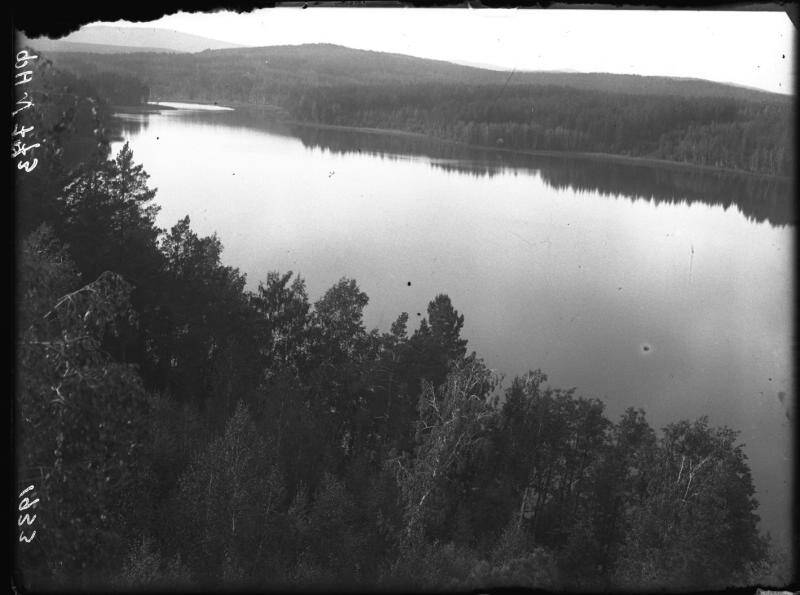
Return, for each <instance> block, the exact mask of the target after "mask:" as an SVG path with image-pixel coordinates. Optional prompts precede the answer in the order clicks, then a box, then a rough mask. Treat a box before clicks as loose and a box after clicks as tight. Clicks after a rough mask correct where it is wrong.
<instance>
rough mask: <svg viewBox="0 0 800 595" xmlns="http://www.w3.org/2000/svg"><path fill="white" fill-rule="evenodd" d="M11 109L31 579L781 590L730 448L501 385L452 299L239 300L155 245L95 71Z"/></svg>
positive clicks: (209, 270)
mask: <svg viewBox="0 0 800 595" xmlns="http://www.w3.org/2000/svg"><path fill="white" fill-rule="evenodd" d="M108 80H112V82H113V79H108ZM114 84H116V83H114ZM99 87H100V88H102V83H101V84H100V86H99ZM131 88H136V86H135V85H133V86H132V87H131ZM28 92H29V93H30V94H31V97H32V98H33V99H34V100H35V101H34V104H35V105H34V106H33V107H32V108H31V110H32V111H31V112H30V113H29V114H27V116H28V117H29V118H31V121H35V122H36V123H37V134H38V135H39V136H38V137H37V140H38V141H45V142H42V146H41V147H40V149H41V150H40V152H39V153H38V159H39V166H38V167H37V168H36V169H34V170H33V171H31V172H29V173H25V172H19V173H18V174H17V179H16V201H17V202H16V207H17V234H18V235H17V245H16V251H17V263H18V267H17V300H16V303H17V308H18V312H17V320H16V323H17V343H16V348H17V354H16V355H17V360H16V364H17V367H16V370H17V373H16V377H15V378H16V384H17V391H16V410H15V420H16V432H17V434H16V439H17V478H16V479H17V488H18V489H17V491H18V492H21V491H22V490H23V489H24V488H26V487H27V486H29V485H32V486H34V487H35V494H36V498H37V499H38V508H37V510H36V512H37V514H38V519H37V528H38V531H37V536H36V539H35V540H33V541H32V542H31V543H27V544H26V543H21V544H18V545H19V547H18V549H17V559H16V562H17V565H18V566H17V568H18V571H19V575H20V576H21V577H22V584H23V585H26V586H28V587H31V588H34V589H36V588H47V587H50V588H53V587H55V588H65V587H66V588H77V589H80V588H91V587H94V588H98V589H104V590H107V589H109V588H119V589H130V590H135V589H141V588H146V587H150V588H153V587H155V588H159V587H161V588H172V589H175V588H177V589H181V588H184V589H192V588H194V589H205V588H237V587H239V588H242V587H260V588H292V587H294V588H312V587H318V588H337V589H375V588H392V587H401V588H407V589H408V588H410V589H415V590H423V589H449V590H457V589H460V590H466V589H474V588H489V587H501V586H518V587H519V586H523V587H532V586H533V587H539V588H544V589H550V590H559V589H564V588H567V589H592V590H600V589H609V588H614V589H647V590H653V589H656V588H664V587H668V588H670V589H699V588H722V587H726V586H730V585H746V584H754V583H761V584H776V583H780V582H782V581H784V580H786V571H787V564H788V562H787V561H786V560H785V559H783V558H781V554H780V553H778V552H777V551H775V550H773V549H771V548H770V543H769V540H768V538H767V537H765V536H763V535H760V534H759V531H758V525H757V523H758V516H757V507H758V503H757V500H756V498H755V490H754V486H753V481H752V477H751V474H750V469H749V464H748V461H747V457H746V455H745V453H744V451H743V447H742V445H741V444H740V443H739V441H738V437H737V432H736V431H735V430H733V429H730V428H725V427H715V426H713V425H711V424H710V423H709V421H708V419H706V418H700V419H697V420H682V421H676V422H674V423H671V424H669V425H667V426H666V427H665V428H662V429H660V430H656V429H654V428H652V427H651V426H650V424H649V423H648V421H647V419H646V416H645V412H644V411H642V410H636V409H629V410H627V411H626V412H625V413H624V414H623V415H622V416H621V417H620V418H619V419H617V420H612V419H609V418H608V417H607V416H606V414H605V411H604V404H603V402H602V401H600V400H598V399H595V398H590V397H586V396H581V395H578V394H576V392H575V391H574V390H564V389H560V388H556V387H552V386H550V385H548V383H547V376H546V374H544V373H543V372H542V371H540V370H535V369H534V370H533V371H531V372H529V373H527V374H525V375H523V376H520V377H517V378H514V379H513V380H511V381H510V382H506V383H503V382H501V380H500V379H499V378H498V377H497V376H496V374H495V373H494V372H493V371H492V370H490V369H489V368H488V367H487V366H486V364H485V363H484V362H483V360H482V359H481V358H480V357H479V356H478V355H477V354H475V353H474V352H470V351H469V350H468V346H467V342H466V340H465V339H463V338H462V336H461V330H462V328H463V325H464V316H463V315H462V314H460V313H459V312H458V310H457V309H456V308H455V306H454V305H453V304H452V303H451V300H450V298H449V297H448V296H447V295H446V294H444V293H442V294H439V295H436V296H431V297H432V299H431V301H430V303H429V305H428V309H427V312H426V314H427V315H426V316H425V317H424V318H423V319H422V320H421V322H420V324H419V326H418V327H417V328H413V329H412V328H411V327H410V325H409V317H408V314H407V313H399V315H398V317H397V319H396V321H395V322H394V323H393V324H392V325H391V327H390V329H388V330H384V331H381V330H378V329H367V328H366V327H365V325H364V321H363V313H364V309H365V308H366V306H367V304H368V303H369V298H368V296H367V295H366V294H365V293H364V292H363V291H361V290H360V289H359V286H358V283H357V282H356V281H355V280H353V279H349V278H342V279H341V280H340V281H339V282H338V283H336V284H335V285H334V286H333V287H331V288H330V289H329V290H328V291H327V292H325V293H324V295H323V296H321V297H320V298H319V299H317V300H312V298H311V296H309V295H308V293H307V291H306V286H305V282H304V280H303V279H302V278H300V277H298V276H296V275H294V274H293V273H291V272H271V273H269V274H268V275H267V276H266V277H265V278H264V279H261V280H259V281H260V283H259V285H258V287H257V289H255V290H252V291H251V290H247V289H246V279H245V276H244V275H243V274H242V273H241V272H239V270H237V269H236V268H234V267H230V266H226V265H223V264H222V261H221V252H222V244H221V242H220V241H219V239H217V238H216V237H215V236H210V237H201V236H198V235H197V234H196V233H195V232H194V231H193V230H192V228H191V222H190V220H189V218H188V217H186V218H184V219H181V220H180V221H177V222H175V224H174V225H173V226H172V227H170V228H169V229H160V228H158V226H157V225H156V222H155V221H156V215H157V213H158V206H157V202H158V194H157V190H156V189H154V188H151V187H150V186H149V183H148V176H147V173H146V172H145V170H144V168H143V166H142V165H139V164H137V163H136V161H135V156H134V155H133V154H132V152H131V151H130V149H129V148H128V147H127V145H126V146H125V147H124V148H123V149H122V150H121V151H120V153H119V154H118V155H116V156H111V155H110V154H109V146H108V140H107V133H108V128H109V116H110V110H109V107H108V104H109V100H108V97H104V96H103V94H102V92H100V91H99V90H96V89H95V88H94V87H93V84H92V80H91V78H89V79H84V80H82V79H80V78H77V77H76V76H74V75H73V74H70V73H68V72H63V71H60V70H58V69H56V68H55V67H54V66H53V65H52V64H51V63H49V62H48V61H47V60H46V59H41V60H39V61H38V62H37V63H36V66H35V67H34V69H33V83H32V84H31V85H30V86H29V87H28ZM442 291H446V288H442ZM532 368H535V362H532Z"/></svg>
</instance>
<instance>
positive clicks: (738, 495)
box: [616, 417, 766, 588]
mask: <svg viewBox="0 0 800 595" xmlns="http://www.w3.org/2000/svg"><path fill="white" fill-rule="evenodd" d="M736 439H737V433H736V432H734V431H733V430H730V429H729V428H725V427H723V428H711V427H709V425H708V419H707V418H706V417H702V418H700V419H698V420H697V421H695V422H693V423H690V422H688V421H681V422H678V423H674V424H670V425H669V426H667V427H666V428H665V429H664V435H663V437H662V438H661V440H660V441H659V445H658V450H657V453H656V457H655V460H654V462H653V467H652V471H651V473H650V474H649V476H648V482H647V488H646V495H645V498H644V501H643V502H642V504H641V505H638V506H633V507H631V508H630V509H629V510H628V512H627V514H626V523H627V527H626V532H625V542H624V546H623V547H622V549H621V552H620V555H619V558H618V560H617V568H616V573H617V580H618V582H619V584H621V585H629V586H634V585H638V587H649V588H652V587H660V586H663V585H667V584H669V585H670V586H671V587H675V586H678V587H684V588H698V587H704V588H708V587H722V586H728V585H732V584H744V582H746V581H747V580H748V579H749V578H750V576H749V572H750V570H751V568H752V565H753V564H754V563H756V562H758V561H759V560H761V559H762V558H763V557H764V556H765V555H766V549H765V543H764V541H763V540H762V538H761V537H760V536H759V534H758V529H757V522H758V516H757V515H756V514H755V509H756V507H757V505H758V503H757V501H756V500H755V497H754V494H755V489H754V487H753V481H752V478H751V475H750V470H749V468H748V465H747V462H746V455H745V454H744V451H743V449H742V446H741V445H737V444H736Z"/></svg>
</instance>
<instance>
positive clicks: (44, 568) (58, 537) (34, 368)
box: [17, 227, 149, 585]
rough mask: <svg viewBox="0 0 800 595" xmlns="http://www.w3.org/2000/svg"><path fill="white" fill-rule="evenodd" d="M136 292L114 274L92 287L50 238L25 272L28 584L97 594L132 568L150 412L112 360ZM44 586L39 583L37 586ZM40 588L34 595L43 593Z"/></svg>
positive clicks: (21, 356) (21, 353) (21, 352)
mask: <svg viewBox="0 0 800 595" xmlns="http://www.w3.org/2000/svg"><path fill="white" fill-rule="evenodd" d="M129 294H130V286H129V285H128V284H127V283H126V282H125V281H124V280H123V279H122V278H121V277H120V276H119V275H116V274H114V273H111V272H108V271H106V272H104V273H103V274H101V275H100V276H99V277H98V278H97V279H95V280H94V281H92V282H90V283H88V284H81V282H80V281H79V277H78V275H77V273H76V272H75V269H74V266H73V265H72V263H71V262H70V260H69V258H68V256H67V254H66V252H65V251H64V249H63V248H62V247H61V246H60V245H59V243H58V242H57V241H56V240H55V239H54V238H53V236H52V233H51V232H50V230H49V229H47V228H46V227H43V228H40V229H39V230H37V231H36V232H34V233H33V234H32V235H31V236H30V237H29V238H28V239H27V240H26V241H25V243H24V245H23V249H22V258H21V263H20V293H19V297H20V299H19V304H20V312H19V325H20V326H19V328H20V332H19V338H18V367H17V370H18V379H19V380H18V386H17V389H18V391H17V404H18V420H19V426H18V432H19V434H18V440H19V443H18V444H19V452H20V461H19V464H20V480H21V481H27V482H30V483H31V484H33V485H34V486H35V488H36V490H37V494H38V497H39V500H40V506H39V509H38V511H39V512H40V515H39V516H38V521H37V524H38V528H39V531H38V534H37V538H38V540H39V544H40V545H41V550H35V549H34V550H30V549H29V548H28V549H26V550H24V551H25V552H26V553H27V552H35V551H39V552H46V556H44V557H43V558H39V557H37V556H36V555H35V554H34V553H31V554H30V555H31V556H33V557H32V559H29V560H27V561H26V562H25V563H24V564H23V570H24V572H25V573H26V574H25V578H26V581H34V580H36V581H38V580H41V581H43V583H44V584H47V582H48V581H56V583H57V584H62V585H64V584H72V585H77V584H83V585H90V584H93V582H94V581H98V580H102V579H103V578H104V576H103V574H104V570H105V569H107V568H109V567H111V566H112V565H113V564H114V563H115V562H116V561H117V560H118V559H119V557H120V556H121V554H122V552H124V549H125V547H126V541H127V539H128V538H129V537H130V535H131V531H132V530H133V529H134V527H133V526H132V523H133V521H134V520H135V518H137V516H138V515H137V511H136V509H137V507H138V506H140V505H143V504H144V503H142V502H140V501H138V500H137V498H136V494H137V492H138V490H140V489H141V486H142V485H143V483H144V480H145V479H144V471H145V469H144V467H145V463H144V461H143V460H142V457H141V453H142V451H143V445H144V443H146V442H147V440H148V436H149V432H148V427H147V426H146V424H145V422H146V420H147V416H148V413H149V403H148V400H147V396H146V393H145V391H144V389H143V387H142V383H141V381H140V379H139V377H138V375H137V374H136V371H135V370H134V369H133V367H132V366H129V365H125V364H119V363H116V362H115V361H113V360H112V359H111V358H110V357H109V356H108V354H106V353H105V352H104V351H103V350H102V349H101V344H102V340H103V337H104V335H106V334H109V333H114V332H115V331H116V329H117V328H118V325H119V324H120V323H121V322H124V323H126V324H129V323H130V322H131V317H132V311H131V309H130V304H129V301H128V296H129ZM34 577H36V578H35V579H34ZM34 584H35V583H34Z"/></svg>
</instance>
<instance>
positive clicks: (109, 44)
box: [28, 25, 239, 54]
mask: <svg viewBox="0 0 800 595" xmlns="http://www.w3.org/2000/svg"><path fill="white" fill-rule="evenodd" d="M28 43H29V44H30V45H31V46H32V47H35V48H37V49H41V50H42V51H50V52H54V51H55V52H58V51H62V52H90V53H104V54H106V53H129V52H186V53H192V52H201V51H203V50H214V49H222V48H235V47H239V46H237V45H236V44H233V43H228V42H226V41H219V40H216V39H208V38H206V37H200V36H198V35H190V34H188V33H181V32H180V31H172V30H169V29H158V28H154V27H112V26H105V25H96V26H87V27H83V28H82V29H81V30H79V31H76V32H74V33H71V34H69V35H67V36H66V37H62V38H61V39H48V38H46V37H40V38H36V39H31V40H28Z"/></svg>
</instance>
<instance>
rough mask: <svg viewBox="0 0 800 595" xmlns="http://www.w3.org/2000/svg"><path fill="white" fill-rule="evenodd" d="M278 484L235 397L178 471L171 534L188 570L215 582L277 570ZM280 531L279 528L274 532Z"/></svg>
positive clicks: (280, 491) (251, 578) (250, 578)
mask: <svg viewBox="0 0 800 595" xmlns="http://www.w3.org/2000/svg"><path fill="white" fill-rule="evenodd" d="M283 499H284V488H283V482H282V480H281V478H280V475H279V474H278V472H277V469H276V467H275V464H274V459H273V457H272V456H271V455H270V451H269V449H268V447H267V443H266V442H265V440H264V439H263V438H262V437H261V436H260V435H259V434H258V432H257V431H256V428H255V426H254V425H253V422H252V420H251V419H250V414H249V412H248V410H247V407H246V406H245V405H244V403H242V402H241V401H240V402H239V404H238V405H237V408H236V411H235V412H234V414H233V416H232V417H231V418H230V419H229V420H228V423H227V425H226V426H225V432H224V434H223V435H222V436H221V437H219V438H217V439H216V440H214V441H213V442H212V443H211V444H210V445H209V446H208V447H207V448H206V449H205V451H204V452H202V453H199V454H198V456H197V457H196V458H195V460H194V462H193V463H192V464H191V465H190V467H189V468H188V469H187V470H186V471H185V472H184V474H183V476H182V477H181V479H180V482H179V489H178V493H177V498H176V510H177V517H178V518H177V522H176V531H177V537H178V538H179V539H180V543H179V544H175V545H176V546H177V547H179V549H180V550H182V551H185V552H187V555H186V558H185V561H186V563H187V564H188V565H189V567H190V568H191V570H192V571H193V573H194V574H195V575H196V576H198V577H201V578H202V579H203V580H204V581H212V582H216V581H220V579H221V578H223V576H224V574H225V573H226V572H227V573H228V574H229V576H230V577H233V578H235V579H236V580H237V582H238V581H246V582H253V581H254V580H255V579H257V578H262V576H263V575H262V574H261V572H262V570H264V569H265V568H270V569H272V570H277V569H280V564H279V563H278V562H277V558H278V557H279V555H280V552H279V551H276V549H275V546H276V545H278V543H279V542H276V541H273V539H274V534H275V533H276V529H277V527H278V526H279V524H280V519H279V516H280V514H279V508H280V506H281V503H282V501H283ZM277 532H278V533H280V531H277Z"/></svg>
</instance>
